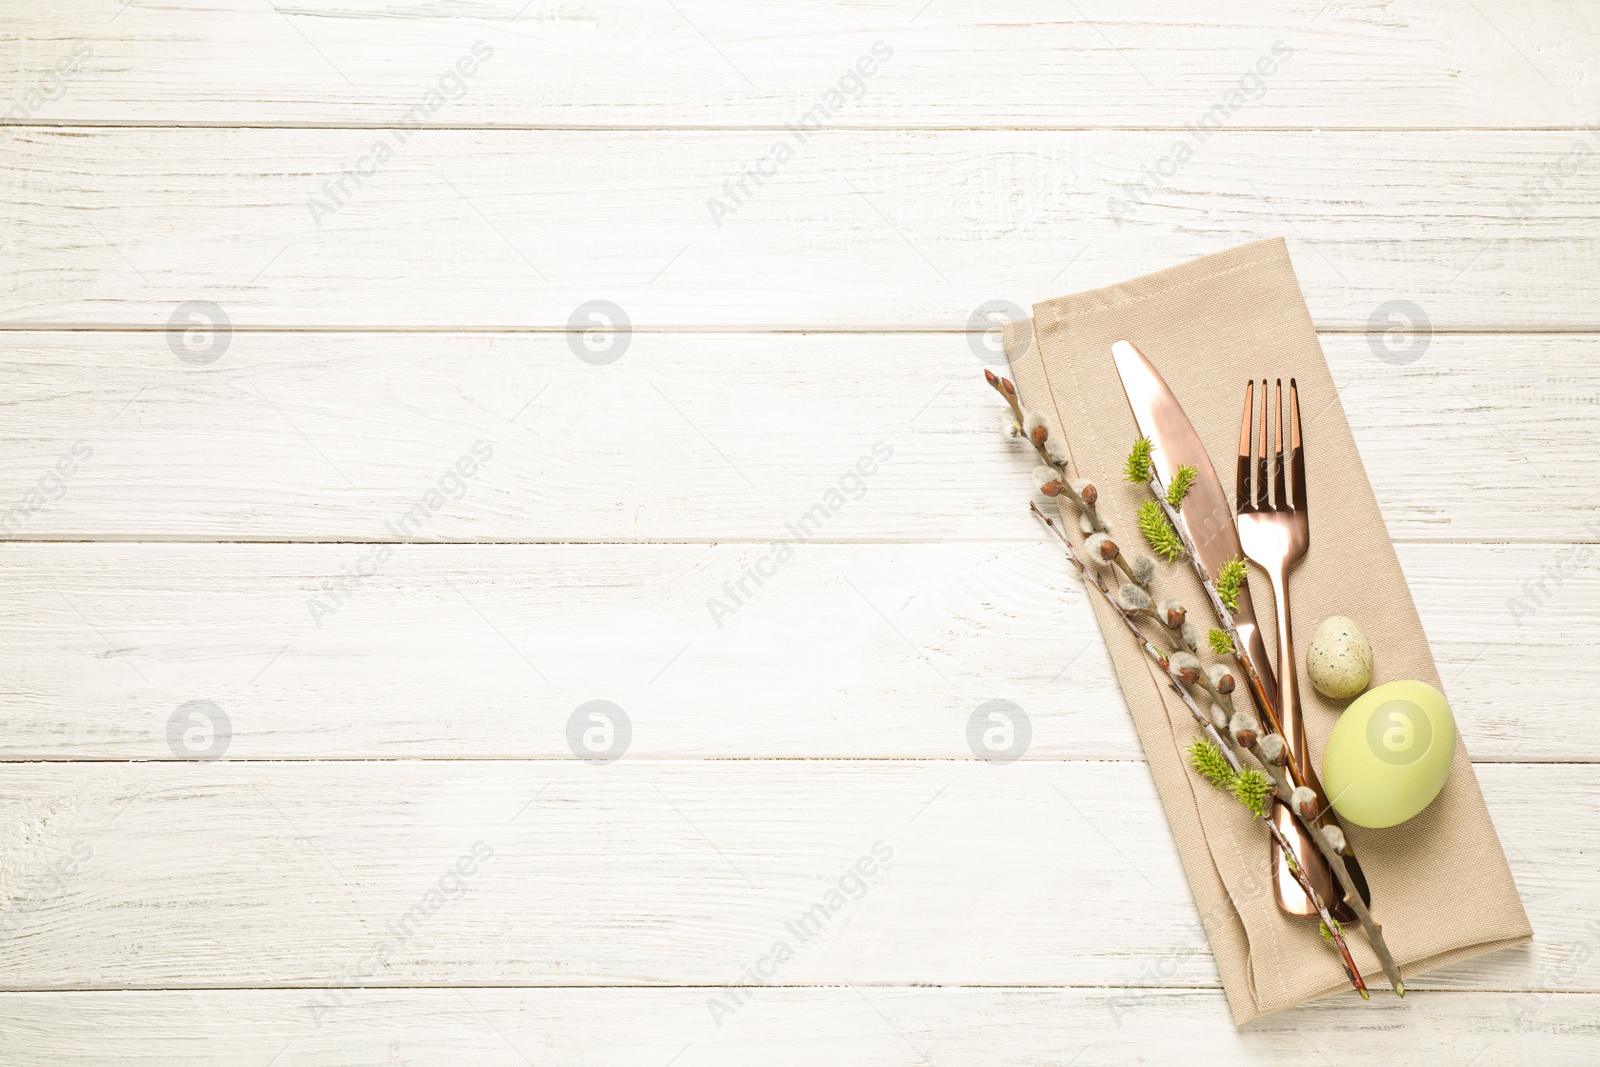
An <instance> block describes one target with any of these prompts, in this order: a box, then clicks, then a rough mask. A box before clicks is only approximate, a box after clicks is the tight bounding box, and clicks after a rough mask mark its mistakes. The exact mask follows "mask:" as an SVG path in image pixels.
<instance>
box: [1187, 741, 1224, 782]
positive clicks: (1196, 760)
mask: <svg viewBox="0 0 1600 1067" xmlns="http://www.w3.org/2000/svg"><path fill="white" fill-rule="evenodd" d="M1189 766H1191V767H1193V768H1194V769H1195V770H1197V771H1199V772H1200V777H1202V778H1204V779H1205V780H1206V781H1208V782H1210V783H1211V784H1212V785H1214V786H1216V787H1217V788H1218V789H1227V790H1230V791H1231V790H1232V789H1233V780H1234V777H1235V775H1234V772H1233V768H1232V767H1231V766H1230V765H1229V764H1228V758H1227V757H1226V756H1224V755H1223V754H1222V749H1220V748H1218V747H1217V746H1216V745H1214V744H1212V743H1211V742H1210V741H1207V740H1206V739H1205V738H1203V737H1197V738H1195V739H1194V740H1193V741H1191V742H1189Z"/></svg>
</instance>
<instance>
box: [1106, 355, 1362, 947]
mask: <svg viewBox="0 0 1600 1067" xmlns="http://www.w3.org/2000/svg"><path fill="white" fill-rule="evenodd" d="M1111 355H1112V358H1113V359H1114V360H1115V361H1116V364H1117V374H1118V376H1119V377H1120V378H1121V379H1122V390H1123V392H1124V393H1126V394H1127V397H1128V406H1129V407H1130V408H1132V409H1133V421H1134V422H1135V424H1137V426H1138V427H1139V432H1140V433H1141V434H1143V435H1144V436H1145V437H1147V438H1149V439H1150V444H1151V446H1152V447H1151V453H1150V455H1151V459H1152V461H1153V462H1154V464H1155V469H1156V471H1157V472H1158V473H1159V474H1160V475H1161V480H1162V482H1163V483H1164V484H1169V485H1170V484H1171V482H1172V478H1173V475H1174V474H1175V473H1176V472H1177V470H1178V468H1179V467H1182V466H1186V465H1187V466H1192V467H1193V468H1194V469H1195V470H1196V472H1197V476H1196V477H1195V480H1194V485H1193V487H1192V488H1191V489H1190V490H1189V494H1188V496H1186V497H1185V498H1184V501H1183V506H1182V507H1181V508H1180V509H1179V515H1180V517H1181V518H1182V520H1183V524H1184V527H1185V528H1186V529H1187V531H1188V534H1189V537H1190V539H1191V540H1192V541H1193V543H1194V549H1195V558H1196V560H1197V561H1198V562H1199V563H1200V565H1201V566H1203V567H1204V568H1205V570H1206V573H1207V574H1208V575H1210V576H1211V579H1212V581H1215V580H1216V579H1217V576H1218V574H1219V573H1220V571H1221V570H1222V565H1223V564H1224V563H1227V562H1228V561H1229V560H1232V559H1242V558H1243V557H1244V550H1243V548H1242V547H1241V546H1240V544H1239V533H1238V531H1237V530H1236V529H1235V528H1234V525H1233V512H1232V510H1231V509H1230V508H1229V506H1228V494H1227V492H1226V491H1225V490H1224V489H1223V487H1222V482H1221V481H1220V480H1219V479H1218V478H1217V471H1216V468H1215V467H1213V466H1212V464H1211V457H1210V456H1209V455H1208V454H1207V453H1206V449H1205V445H1204V444H1202V443H1201V441H1200V435H1199V434H1197V433H1195V430H1194V426H1193V425H1192V424H1191V423H1190V422H1189V416H1187V415H1185V414H1184V411H1183V407H1182V405H1180V404H1179V403H1178V398H1177V397H1176V396H1174V395H1173V393H1172V390H1171V389H1170V388H1169V387H1168V386H1167V383H1166V380H1165V379H1163V378H1162V377H1161V372H1160V371H1158V370H1156V368H1155V365H1154V364H1153V363H1151V362H1150V360H1149V359H1148V358H1147V357H1146V356H1145V354H1144V353H1143V352H1140V351H1139V350H1138V349H1137V348H1135V347H1134V346H1133V345H1132V344H1130V343H1129V342H1127V341H1118V342H1116V343H1115V344H1113V345H1112V346H1111ZM1231 614H1232V615H1233V623H1234V626H1235V628H1236V629H1237V630H1238V631H1239V637H1240V639H1241V640H1242V642H1243V644H1244V648H1243V649H1242V650H1241V651H1242V652H1243V653H1244V655H1243V656H1241V657H1240V662H1241V666H1243V667H1244V669H1245V674H1246V678H1247V679H1248V681H1249V684H1250V691H1251V695H1252V696H1253V697H1254V698H1255V702H1256V706H1257V707H1258V708H1259V709H1260V710H1261V713H1262V715H1263V716H1264V717H1265V718H1266V720H1267V722H1268V723H1270V724H1271V726H1272V728H1273V729H1274V730H1279V723H1278V714H1277V710H1276V709H1277V703H1278V682H1277V677H1276V676H1275V675H1274V673H1273V670H1272V661H1271V659H1269V658H1268V656H1267V643H1266V639H1265V637H1264V636H1263V635H1262V633H1261V627H1260V625H1259V624H1258V623H1257V622H1256V613H1255V607H1254V605H1253V604H1252V603H1251V601H1250V588H1249V586H1248V585H1246V586H1245V587H1244V588H1242V589H1240V590H1239V609H1238V610H1237V611H1234V612H1231ZM1281 666H1282V667H1283V668H1284V669H1285V670H1294V669H1295V665H1294V664H1292V663H1291V664H1283V665H1281ZM1279 732H1281V731H1279ZM1307 756H1308V754H1306V753H1302V754H1300V758H1299V760H1297V761H1296V760H1291V765H1290V767H1289V774H1290V778H1291V779H1292V780H1293V781H1294V783H1295V784H1296V785H1301V784H1304V783H1305V781H1306V779H1307V778H1308V777H1309V778H1310V779H1311V781H1313V782H1315V778H1316V776H1315V774H1314V773H1313V772H1311V771H1310V769H1309V766H1308V764H1307ZM1313 788H1316V789H1317V792H1318V793H1319V795H1320V794H1321V792H1322V790H1321V789H1320V787H1319V786H1316V785H1314V786H1313ZM1280 809H1281V804H1280ZM1273 814H1274V821H1275V822H1277V823H1278V826H1279V828H1280V829H1282V830H1283V831H1284V834H1285V836H1286V837H1288V838H1289V840H1290V841H1292V842H1293V843H1294V845H1295V853H1296V857H1297V858H1298V859H1299V861H1300V863H1301V866H1302V867H1303V868H1304V870H1305V873H1306V875H1307V878H1308V880H1309V881H1310V882H1311V884H1312V886H1314V887H1315V888H1316V890H1317V895H1318V896H1320V897H1322V899H1323V901H1324V902H1326V903H1327V904H1328V906H1329V911H1331V912H1332V913H1333V915H1334V917H1335V918H1337V919H1339V920H1341V921H1346V920H1352V919H1354V918H1355V915H1354V912H1353V911H1352V910H1351V909H1350V906H1349V905H1348V904H1346V903H1345V902H1344V900H1343V899H1342V898H1343V894H1342V893H1340V892H1338V891H1337V883H1336V882H1335V880H1334V877H1333V872H1332V871H1330V870H1329V869H1328V863H1327V860H1325V859H1323V857H1322V853H1321V852H1320V851H1318V849H1317V846H1316V845H1315V843H1313V842H1312V841H1311V840H1309V839H1308V838H1307V837H1306V834H1305V832H1304V831H1303V830H1302V829H1301V828H1300V825H1299V824H1298V823H1296V822H1295V821H1294V819H1293V817H1292V816H1291V815H1289V813H1288V811H1287V809H1281V810H1276V811H1274V813H1273ZM1272 860H1273V862H1272V891H1273V897H1274V898H1275V899H1276V900H1277V902H1278V907H1279V909H1281V910H1282V911H1284V912H1286V913H1288V914H1290V915H1314V914H1316V909H1315V908H1313V907H1312V905H1311V902H1310V901H1309V900H1307V899H1306V895H1305V892H1304V891H1303V890H1302V889H1301V888H1300V885H1299V883H1298V882H1297V881H1296V880H1295V877H1294V875H1292V874H1290V873H1289V868H1288V865H1287V864H1286V863H1285V862H1284V859H1283V856H1282V855H1281V854H1280V850H1279V848H1278V844H1277V841H1276V840H1275V839H1274V840H1273V842H1272ZM1352 874H1354V868H1353V867H1352ZM1356 877H1357V879H1358V884H1361V880H1360V879H1359V876H1356ZM1363 896H1365V893H1363Z"/></svg>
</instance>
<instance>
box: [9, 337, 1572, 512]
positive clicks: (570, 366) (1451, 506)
mask: <svg viewBox="0 0 1600 1067" xmlns="http://www.w3.org/2000/svg"><path fill="white" fill-rule="evenodd" d="M211 341H212V343H222V342H223V341H225V342H226V349H225V351H224V352H223V353H222V355H221V357H220V358H219V359H218V360H217V361H216V362H214V363H212V364H209V365H203V366H202V365H194V364H189V363H186V362H183V361H181V360H180V359H178V358H177V357H176V356H174V354H173V350H172V348H171V347H170V345H172V344H176V345H177V347H178V349H179V350H180V351H188V350H187V349H185V348H183V345H182V343H181V341H180V340H178V339H177V338H175V337H169V336H168V335H165V334H149V333H69V332H62V333H52V332H43V333H13V334H9V335H7V359H6V360H5V361H4V362H3V363H0V396H4V397H6V398H7V407H6V420H5V430H4V438H3V440H0V533H4V534H6V535H9V537H10V538H12V539H16V540H34V539H37V540H55V539H66V540H81V539H123V540H168V539H182V540H225V541H235V540H267V541H305V540H354V541H372V540H393V539H394V537H395V534H394V533H392V532H391V531H390V530H389V529H387V528H386V525H385V524H389V523H395V522H397V521H398V520H399V518H400V517H401V516H403V515H404V514H405V513H406V512H407V511H409V510H410V509H411V508H413V507H414V506H415V505H416V504H417V502H418V499H419V498H420V497H421V496H422V494H424V493H425V492H426V491H427V490H428V488H429V487H430V486H436V485H437V483H438V481H439V479H440V478H441V477H443V476H445V475H446V474H447V472H448V471H449V470H450V469H451V467H452V465H453V464H454V463H455V462H456V461H457V460H458V459H459V457H460V456H461V455H462V454H464V453H467V452H469V451H470V449H471V446H472V444H473V443H474V442H476V441H479V440H483V441H487V442H489V443H490V445H491V446H492V447H493V449H494V455H493V458H492V459H491V460H490V461H489V462H488V463H486V464H483V465H482V469H481V470H480V471H479V472H478V473H477V474H475V476H474V477H473V478H472V479H471V480H470V481H465V482H463V488H462V489H461V490H460V492H459V493H458V494H456V495H457V496H458V498H457V499H452V500H451V501H450V503H449V505H448V506H447V507H444V508H442V509H440V510H438V511H437V512H434V513H433V514H432V515H431V516H430V517H429V520H428V522H427V523H426V524H425V525H422V526H417V527H415V528H413V529H411V530H409V531H402V532H403V533H406V534H407V536H408V537H409V538H410V539H414V540H415V539H424V540H448V541H523V542H528V541H551V542H560V541H689V540H693V541H771V540H774V539H776V538H782V537H786V536H789V535H787V534H786V533H785V529H784V527H785V524H786V523H791V522H795V521H797V520H798V519H799V518H801V517H802V516H803V515H805V514H806V513H807V512H808V511H810V509H812V508H813V507H814V506H815V505H816V504H817V502H818V500H819V499H820V498H821V496H822V495H823V494H824V493H825V492H826V491H827V490H828V489H829V487H830V486H836V484H837V482H838V480H839V479H840V478H841V477H845V476H846V475H847V474H848V472H850V471H852V470H854V469H855V467H856V464H857V462H858V461H859V460H861V459H862V457H864V456H865V457H869V458H870V457H871V450H872V447H873V445H874V444H876V443H877V442H880V441H881V442H883V443H884V445H885V446H886V447H888V448H889V449H892V452H893V455H892V458H891V459H890V460H889V461H887V462H884V463H881V464H877V470H876V471H875V473H874V474H873V475H872V476H871V477H870V478H861V479H857V478H852V480H851V484H852V485H854V484H855V482H856V481H859V482H860V483H861V485H862V486H863V487H864V491H863V492H861V493H860V494H859V495H853V496H852V497H851V498H850V500H849V503H848V506H845V507H842V508H840V509H838V510H837V512H836V513H835V514H833V515H832V516H831V517H830V518H829V519H828V522H827V524H826V525H825V527H823V528H821V529H820V530H812V533H813V534H814V535H815V536H816V537H818V538H820V539H822V540H826V541H880V540H881V541H934V540H937V541H963V540H975V539H981V540H989V541H996V540H1027V541H1036V540H1037V539H1038V533H1039V531H1038V528H1037V527H1036V526H1035V525H1034V522H1033V520H1032V519H1031V518H1030V517H1029V516H1028V514H1027V513H1026V511H1025V510H1024V508H1023V504H1024V502H1025V500H1026V498H1027V495H1028V494H1029V492H1030V488H1029V484H1028V481H1029V463H1028V462H1027V461H1026V460H1025V459H1024V458H1023V457H1021V456H1020V455H1018V454H1017V452H1016V451H1015V450H1014V449H1013V448H1012V447H1011V446H1008V445H1007V444H1006V442H1005V441H1003V440H1002V438H1001V436H1000V433H999V430H998V428H997V427H998V421H997V412H998V411H999V410H1000V402H999V400H998V398H996V397H994V396H993V395H992V394H991V393H990V392H989V390H988V389H987V388H986V387H985V386H984V385H983V382H982V379H981V378H980V377H979V370H980V366H981V363H980V360H979V358H978V356H977V355H976V354H975V352H974V346H976V347H977V349H978V350H979V351H982V350H983V347H982V342H981V339H980V338H979V336H978V335H970V336H969V335H952V334H916V335H904V334H876V335H833V334H824V335H797V334H731V335H730V334H689V335H684V334H674V333H651V334H636V335H633V336H632V338H631V341H630V342H629V344H628V347H627V349H626V351H625V352H624V353H623V356H622V358H621V359H619V360H618V361H617V362H615V363H612V364H610V365H608V366H592V365H590V364H587V363H584V362H582V361H581V360H579V359H578V358H577V357H576V356H575V355H574V354H573V351H572V349H571V347H570V346H569V338H568V337H567V336H564V335H556V334H488V335H485V334H444V335H432V334H426V335H417V334H392V333H385V334H345V333H335V334H328V333H309V334H308V333H267V334H257V333H242V332H241V333H233V334H231V335H227V336H226V337H224V336H223V335H220V334H213V335H212V338H211ZM577 343H579V344H580V347H581V342H577ZM1409 343H1412V344H1415V345H1417V346H1418V349H1417V350H1416V352H1415V354H1416V359H1415V360H1414V362H1411V363H1407V364H1394V363H1390V362H1386V361H1385V360H1384V359H1382V358H1379V355H1377V354H1375V353H1384V354H1389V349H1388V348H1386V347H1385V346H1384V343H1383V341H1382V339H1380V338H1376V337H1374V338H1373V339H1370V340H1369V339H1368V338H1367V337H1365V336H1359V335H1354V336H1353V335H1345V334H1328V335H1325V336H1324V338H1323V346H1324V349H1325V350H1326V352H1327V356H1328V360H1329V364H1330V366H1331V367H1332V369H1333V374H1334V379H1335V382H1336V383H1337V384H1338V386H1339V389H1340V395H1341V398H1342V402H1343V404H1344V407H1345V410H1346V414H1347V417H1348V418H1349V420H1350V422H1351V425H1352V428H1353V429H1354V431H1355V434H1356V440H1357V443H1358V444H1359V446H1360V448H1361V451H1362V453H1363V457H1364V460H1365V463H1366V468H1367V474H1368V476H1369V478H1370V479H1371V481H1372V484H1373V488H1374V491H1375V492H1376V494H1377V497H1378V500H1379V502H1380V503H1381V504H1382V507H1383V512H1384V517H1385V519H1386V521H1387V523H1388V526H1389V532H1390V534H1391V536H1393V537H1394V538H1396V539H1397V540H1400V541H1475V542H1486V541H1495V542H1508V541H1509V542H1516V541H1538V542H1560V541H1595V540H1597V539H1600V520H1597V513H1600V482H1597V480H1596V479H1595V478H1594V477H1592V472H1591V469H1590V468H1591V465H1592V458H1593V446H1592V444H1591V437H1590V434H1591V433H1592V428H1593V426H1594V419H1595V397H1596V396H1600V339H1597V338H1596V337H1594V336H1591V335H1556V336H1549V335H1547V336H1509V337H1508V336H1504V335H1481V334H1480V335H1451V334H1442V335H1437V336H1434V337H1431V338H1426V337H1423V336H1421V335H1413V337H1412V338H1411V340H1410V342H1409ZM1508 367H1511V368H1527V369H1526V371H1525V372H1524V371H1517V372H1514V373H1508V370H1507V368H1508ZM1316 428H1317V427H1316V424H1315V423H1314V422H1313V423H1312V424H1311V426H1310V430H1311V432H1312V433H1313V434H1314V433H1315V431H1316ZM1313 440H1314V439H1313ZM75 446H81V447H84V448H87V449H88V450H89V451H90V452H91V453H92V454H91V455H89V456H88V457H87V458H83V459H81V461H79V458H78V457H74V456H73V455H72V452H73V449H74V447H75ZM62 457H67V458H68V464H69V466H72V467H73V468H74V469H73V471H72V473H71V475H70V477H65V478H57V477H53V476H51V475H50V471H51V470H52V469H53V468H55V466H56V465H57V464H58V462H60V460H61V459H62ZM1440 457H1448V459H1447V460H1446V461H1443V462H1441V461H1440ZM1089 473H1091V474H1092V473H1094V472H1089ZM1100 475H1101V476H1104V477H1115V476H1116V472H1112V471H1107V472H1100ZM41 479H46V481H47V482H48V484H47V485H46V486H45V487H44V488H43V489H41V487H40V481H41ZM930 487H937V489H936V491H930ZM30 494H35V495H30ZM1534 514H1537V515H1538V521H1537V522H1531V521H1530V520H1529V516H1531V515H1534Z"/></svg>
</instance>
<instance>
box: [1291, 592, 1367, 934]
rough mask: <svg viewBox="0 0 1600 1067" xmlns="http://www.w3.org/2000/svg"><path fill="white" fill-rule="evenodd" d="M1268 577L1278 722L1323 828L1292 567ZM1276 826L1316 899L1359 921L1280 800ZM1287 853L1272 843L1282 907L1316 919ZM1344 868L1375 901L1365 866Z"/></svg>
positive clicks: (1325, 814) (1324, 804)
mask: <svg viewBox="0 0 1600 1067" xmlns="http://www.w3.org/2000/svg"><path fill="white" fill-rule="evenodd" d="M1268 577H1269V578H1271V580H1272V598H1273V603H1274V606H1275V607H1276V609H1277V618H1278V626H1277V630H1278V707H1277V711H1278V723H1279V728H1280V730H1281V731H1282V734H1283V740H1284V743H1285V744H1286V745H1287V746H1288V748H1289V752H1290V754H1291V757H1292V758H1291V759H1290V761H1289V764H1290V769H1291V773H1292V772H1293V771H1294V770H1296V769H1297V770H1298V771H1299V774H1298V775H1292V777H1293V778H1294V780H1295V784H1296V785H1303V786H1305V787H1306V788H1308V789H1310V790H1311V791H1312V792H1314V793H1315V794H1316V795H1317V810H1318V811H1319V812H1320V813H1321V814H1320V815H1319V816H1318V817H1317V818H1316V819H1315V820H1314V821H1313V823H1312V825H1313V826H1319V827H1320V826H1322V825H1323V824H1324V823H1325V822H1326V821H1327V820H1329V819H1331V818H1332V816H1331V814H1330V808H1329V805H1328V795H1327V793H1326V792H1324V791H1323V788H1322V782H1321V780H1320V779H1319V778H1318V776H1317V771H1316V768H1315V767H1313V766H1312V761H1311V751H1310V749H1309V747H1308V746H1307V744H1306V723H1305V717H1304V716H1303V715H1302V714H1301V708H1300V664H1299V662H1298V661H1297V660H1296V659H1295V655H1294V628H1293V626H1292V624H1291V622H1290V620H1291V619H1292V618H1293V616H1292V615H1291V614H1290V613H1289V575H1288V573H1287V568H1284V570H1282V571H1269V572H1268ZM1272 818H1273V822H1274V823H1276V824H1277V826H1278V828H1279V829H1280V830H1282V831H1284V836H1285V837H1287V838H1288V839H1289V840H1290V841H1292V842H1295V844H1296V846H1297V847H1296V852H1297V856H1296V858H1297V859H1298V860H1299V861H1300V863H1301V865H1302V867H1303V868H1304V869H1305V873H1306V874H1307V875H1308V876H1309V878H1310V881H1311V884H1312V886H1313V887H1314V888H1315V889H1316V891H1317V895H1318V896H1320V897H1322V899H1323V901H1324V902H1325V903H1327V904H1328V905H1329V911H1331V912H1332V913H1333V916H1334V918H1336V919H1338V920H1339V921H1341V922H1350V921H1353V920H1354V918H1355V911H1354V909H1352V908H1351V907H1350V905H1349V904H1347V903H1346V902H1345V900H1344V891H1343V890H1342V889H1340V888H1339V884H1338V881H1337V880H1336V879H1335V878H1334V876H1333V872H1332V871H1331V870H1330V869H1329V868H1328V865H1327V861H1326V860H1325V859H1323V857H1322V853H1321V852H1320V851H1318V850H1317V846H1316V844H1315V843H1314V842H1311V841H1308V840H1306V838H1305V832H1304V831H1303V830H1301V829H1300V827H1299V826H1298V825H1297V824H1296V823H1295V820H1294V815H1293V814H1291V813H1290V811H1289V808H1288V806H1287V805H1286V804H1285V803H1283V801H1282V800H1280V801H1279V802H1278V803H1277V804H1276V805H1275V806H1274V807H1273V811H1272ZM1281 853H1282V848H1281V846H1280V845H1279V844H1278V841H1277V839H1276V838H1274V839H1273V841H1272V861H1273V862H1272V871H1273V880H1274V889H1275V890H1276V896H1277V899H1278V905H1279V907H1280V908H1282V909H1283V910H1284V911H1286V912H1289V913H1291V914H1295V915H1311V914H1315V912H1316V909H1315V908H1313V907H1312V905H1311V901H1309V900H1307V899H1306V896H1305V892H1304V891H1303V890H1302V889H1301V888H1300V883H1299V882H1298V881H1296V880H1295V878H1294V876H1293V875H1292V874H1290V873H1289V872H1288V869H1287V866H1286V865H1285V864H1284V862H1283V856H1282V854H1281ZM1345 867H1346V869H1347V870H1348V871H1349V873H1350V879H1351V881H1353V882H1354V883H1355V885H1356V890H1357V892H1359V893H1360V894H1361V897H1362V899H1363V901H1366V900H1369V899H1370V891H1369V890H1368V889H1367V880H1366V877H1365V876H1364V875H1363V874H1362V873H1361V867H1360V865H1359V864H1358V863H1356V859H1355V857H1354V856H1346V857H1345Z"/></svg>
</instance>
